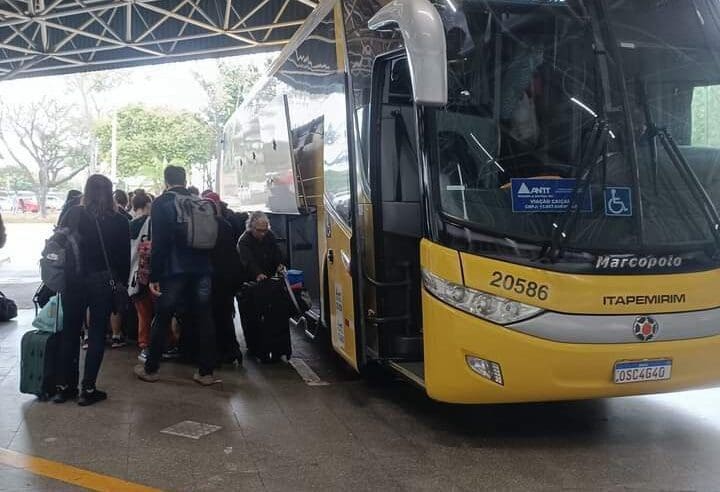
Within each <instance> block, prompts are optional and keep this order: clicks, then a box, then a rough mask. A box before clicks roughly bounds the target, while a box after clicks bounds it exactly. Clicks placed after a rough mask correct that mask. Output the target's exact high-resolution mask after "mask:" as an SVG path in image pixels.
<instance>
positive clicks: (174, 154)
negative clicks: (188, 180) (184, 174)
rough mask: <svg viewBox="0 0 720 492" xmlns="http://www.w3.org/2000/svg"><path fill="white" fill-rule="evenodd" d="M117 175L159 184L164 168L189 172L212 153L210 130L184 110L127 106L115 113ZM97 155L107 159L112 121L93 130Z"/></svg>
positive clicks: (109, 149)
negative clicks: (147, 179) (169, 167)
mask: <svg viewBox="0 0 720 492" xmlns="http://www.w3.org/2000/svg"><path fill="white" fill-rule="evenodd" d="M116 117H117V153H118V162H117V164H118V176H119V177H121V178H127V177H133V176H135V177H137V176H143V177H146V178H149V179H151V180H152V181H153V182H154V184H155V185H156V186H160V185H161V184H162V171H163V168H164V166H165V165H167V164H175V165H180V166H183V167H186V168H187V169H190V168H191V166H192V165H194V164H200V163H205V162H207V161H208V160H209V159H210V158H211V157H212V154H213V136H212V131H211V130H210V128H209V127H208V126H207V125H206V124H205V123H204V122H203V121H202V120H200V118H198V117H197V116H196V115H194V114H192V113H189V112H187V111H171V110H168V109H158V108H146V107H143V106H128V107H126V108H123V109H121V110H120V111H118V113H117V116H116ZM96 135H97V138H98V142H99V144H100V155H101V157H102V158H103V159H105V160H107V159H109V158H110V151H111V146H112V141H111V140H112V122H111V121H103V122H102V123H100V124H99V125H98V127H97V128H96Z"/></svg>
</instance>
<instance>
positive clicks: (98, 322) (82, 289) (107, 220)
mask: <svg viewBox="0 0 720 492" xmlns="http://www.w3.org/2000/svg"><path fill="white" fill-rule="evenodd" d="M60 225H61V226H63V227H69V228H71V229H72V230H75V231H76V232H77V234H78V236H79V247H80V259H81V263H82V268H81V270H82V272H83V274H82V277H81V278H73V277H68V278H67V283H68V287H67V289H66V292H65V293H64V294H63V296H62V298H61V299H62V306H63V316H64V318H63V330H62V331H61V332H60V354H59V360H58V367H57V378H58V387H57V390H58V392H57V394H56V395H55V398H54V401H55V402H56V403H64V402H65V401H67V400H68V399H74V398H75V397H77V396H78V380H79V359H80V328H81V327H82V324H83V320H84V319H85V313H86V311H87V310H89V311H90V326H89V329H88V335H89V338H88V351H87V356H86V358H85V368H84V376H83V380H82V391H81V392H80V398H79V400H78V404H79V405H81V406H87V405H92V404H93V403H97V402H99V401H102V400H105V399H106V398H107V394H106V393H105V392H104V391H100V390H99V389H97V388H96V386H95V384H96V381H97V376H98V372H99V371H100V365H101V364H102V360H103V354H104V352H105V332H106V330H107V326H108V323H109V322H110V313H111V312H112V310H113V297H114V296H113V288H112V284H111V282H113V281H114V282H115V283H116V284H117V285H118V287H119V288H125V287H124V286H123V285H122V284H123V283H124V282H125V279H127V278H128V275H129V271H130V230H129V225H128V222H127V220H126V219H125V218H124V217H123V216H121V215H120V214H118V213H117V207H116V204H115V202H114V201H113V194H112V183H111V182H110V180H109V179H108V178H106V177H105V176H102V175H100V174H95V175H93V176H90V177H89V178H88V180H87V182H86V184H85V192H84V194H83V198H82V204H81V205H78V206H75V207H72V208H71V209H70V210H68V212H67V213H66V214H65V216H64V217H63V221H62V223H61V224H60ZM106 258H107V260H106ZM108 263H109V266H110V268H109V270H108Z"/></svg>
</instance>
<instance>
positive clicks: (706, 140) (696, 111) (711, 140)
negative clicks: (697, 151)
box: [692, 85, 720, 147]
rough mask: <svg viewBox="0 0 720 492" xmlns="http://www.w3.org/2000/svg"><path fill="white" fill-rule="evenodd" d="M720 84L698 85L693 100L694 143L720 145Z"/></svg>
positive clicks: (710, 145) (711, 145)
mask: <svg viewBox="0 0 720 492" xmlns="http://www.w3.org/2000/svg"><path fill="white" fill-rule="evenodd" d="M719 118H720V86H718V85H713V86H709V87H697V88H696V89H695V91H694V93H693V101H692V145H700V146H709V147H720V119H719Z"/></svg>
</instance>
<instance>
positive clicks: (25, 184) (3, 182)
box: [0, 166, 35, 190]
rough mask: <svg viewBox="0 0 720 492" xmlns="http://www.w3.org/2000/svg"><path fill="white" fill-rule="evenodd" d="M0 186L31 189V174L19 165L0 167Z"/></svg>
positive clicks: (32, 185)
mask: <svg viewBox="0 0 720 492" xmlns="http://www.w3.org/2000/svg"><path fill="white" fill-rule="evenodd" d="M0 186H5V187H7V189H8V190H32V189H33V187H34V186H35V184H34V183H33V176H32V174H30V173H29V172H27V171H26V170H25V169H23V168H21V167H20V166H6V167H0Z"/></svg>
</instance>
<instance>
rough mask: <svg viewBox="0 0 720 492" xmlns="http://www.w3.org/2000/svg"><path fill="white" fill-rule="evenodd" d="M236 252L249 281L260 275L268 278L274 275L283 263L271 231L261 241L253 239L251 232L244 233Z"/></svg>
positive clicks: (280, 252) (281, 254)
mask: <svg viewBox="0 0 720 492" xmlns="http://www.w3.org/2000/svg"><path fill="white" fill-rule="evenodd" d="M237 250H238V254H239V255H240V261H241V262H242V266H243V269H244V271H245V276H246V279H247V280H249V281H253V280H255V279H256V278H257V276H258V275H260V274H261V273H262V274H265V275H266V276H268V277H271V276H273V275H275V272H276V271H277V267H278V266H280V265H281V264H282V263H283V261H284V259H283V253H282V251H281V250H280V246H279V245H278V243H277V238H276V237H275V235H274V234H273V233H272V231H268V232H267V234H265V237H263V238H262V239H261V240H257V239H255V236H253V235H252V232H250V231H245V232H244V233H243V235H242V236H240V240H239V241H238V245H237Z"/></svg>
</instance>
